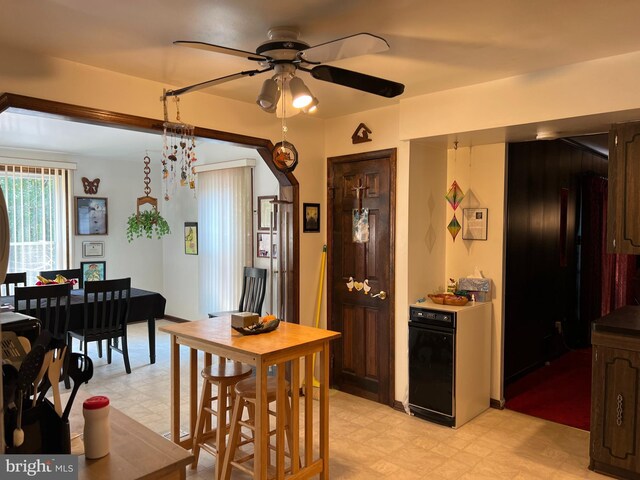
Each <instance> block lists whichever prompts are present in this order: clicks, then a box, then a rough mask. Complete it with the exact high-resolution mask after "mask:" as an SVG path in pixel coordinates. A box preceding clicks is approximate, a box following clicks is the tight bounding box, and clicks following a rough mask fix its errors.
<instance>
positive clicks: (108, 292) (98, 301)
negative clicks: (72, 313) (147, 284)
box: [68, 278, 131, 373]
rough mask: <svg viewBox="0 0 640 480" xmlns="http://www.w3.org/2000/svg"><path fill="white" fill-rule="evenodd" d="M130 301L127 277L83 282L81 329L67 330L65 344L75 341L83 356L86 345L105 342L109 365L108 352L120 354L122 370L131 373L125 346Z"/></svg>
mask: <svg viewBox="0 0 640 480" xmlns="http://www.w3.org/2000/svg"><path fill="white" fill-rule="evenodd" d="M130 298H131V278H118V279H113V280H100V281H95V282H87V283H86V284H85V286H84V326H83V328H82V329H80V330H69V337H68V344H69V345H70V344H71V339H72V338H76V339H78V340H80V342H82V344H83V351H84V353H87V345H88V344H89V342H99V343H101V342H102V340H106V341H107V362H108V363H111V351H112V350H115V351H116V352H118V353H121V354H122V357H123V359H124V368H125V370H126V371H127V373H131V365H130V364H129V351H128V346H127V321H128V319H129V301H130ZM120 339H121V340H122V341H121V343H119V340H120Z"/></svg>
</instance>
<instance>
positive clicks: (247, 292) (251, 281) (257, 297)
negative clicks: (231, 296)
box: [209, 267, 267, 318]
mask: <svg viewBox="0 0 640 480" xmlns="http://www.w3.org/2000/svg"><path fill="white" fill-rule="evenodd" d="M266 292H267V269H266V268H253V267H244V274H243V279H242V294H241V295H240V303H239V304H238V310H231V311H228V312H215V313H210V314H209V318H213V317H220V316H222V315H229V314H231V313H236V312H253V313H257V314H258V315H262V304H263V303H264V295H265V293H266Z"/></svg>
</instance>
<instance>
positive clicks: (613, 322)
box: [591, 305, 640, 336]
mask: <svg viewBox="0 0 640 480" xmlns="http://www.w3.org/2000/svg"><path fill="white" fill-rule="evenodd" d="M591 328H592V331H593V332H609V333H617V334H619V335H634V336H640V306H631V305H627V306H625V307H621V308H619V309H617V310H615V311H613V312H611V313H609V314H608V315H605V316H604V317H602V318H599V319H598V320H595V321H594V322H593V325H592V327H591Z"/></svg>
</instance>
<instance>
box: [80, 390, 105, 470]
mask: <svg viewBox="0 0 640 480" xmlns="http://www.w3.org/2000/svg"><path fill="white" fill-rule="evenodd" d="M82 414H83V415H84V455H85V457H87V458H89V459H91V458H102V457H104V456H105V455H108V454H109V450H110V449H111V427H110V426H109V398H107V397H105V396H96V397H91V398H88V399H87V400H85V401H84V403H83V404H82Z"/></svg>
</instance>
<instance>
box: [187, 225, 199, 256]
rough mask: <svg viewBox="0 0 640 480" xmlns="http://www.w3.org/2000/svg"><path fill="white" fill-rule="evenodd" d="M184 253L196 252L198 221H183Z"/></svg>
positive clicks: (195, 253) (194, 253)
mask: <svg viewBox="0 0 640 480" xmlns="http://www.w3.org/2000/svg"><path fill="white" fill-rule="evenodd" d="M184 253H185V254H187V255H197V254H198V222H184Z"/></svg>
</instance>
